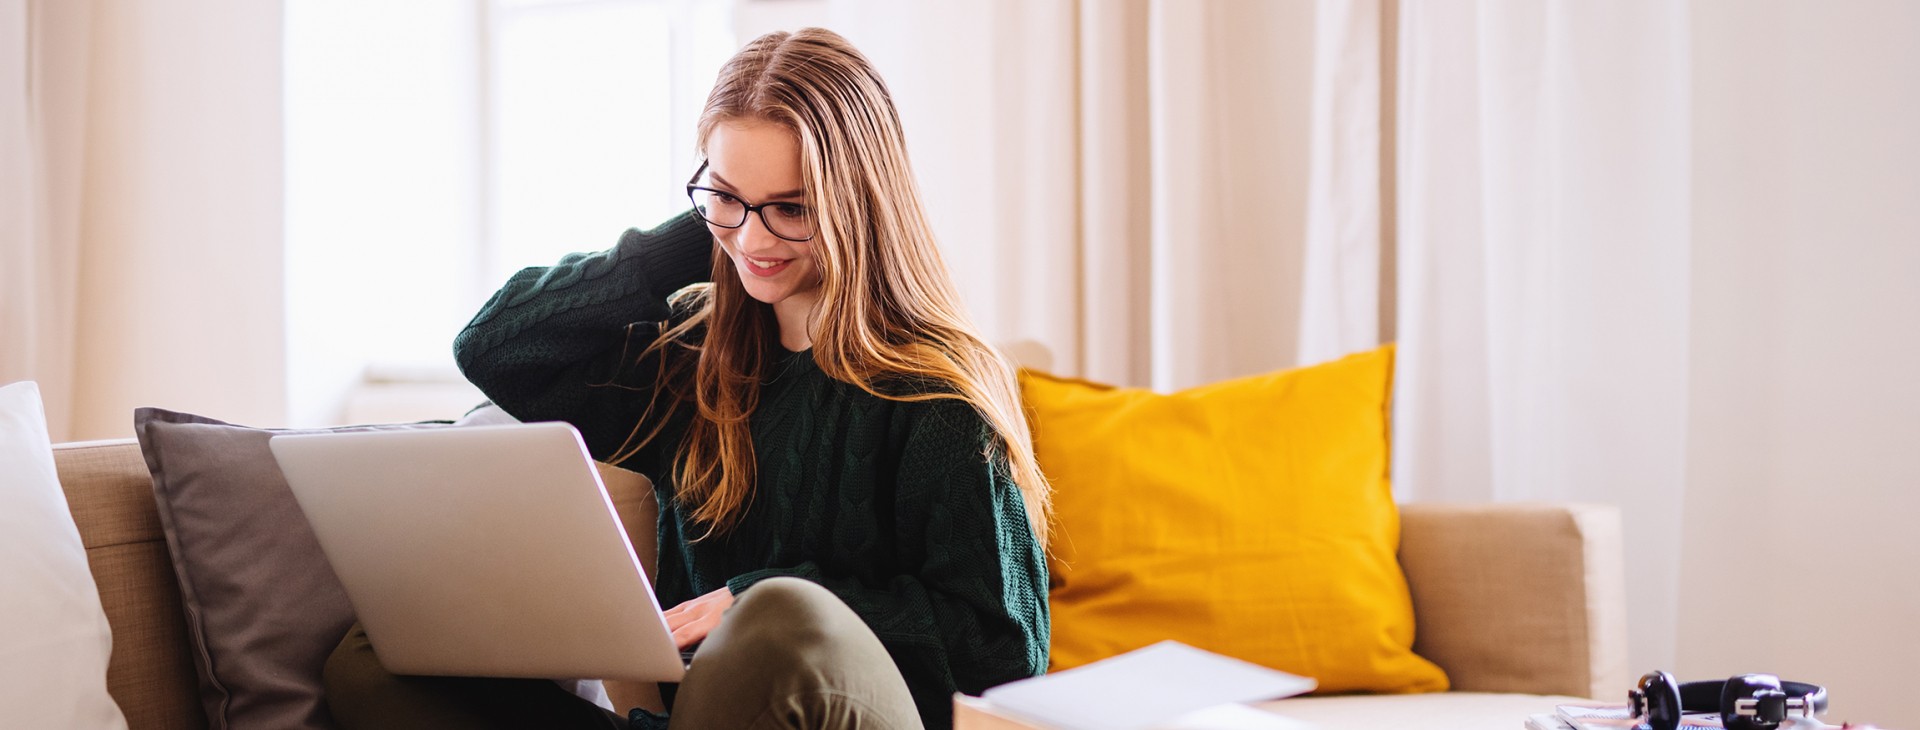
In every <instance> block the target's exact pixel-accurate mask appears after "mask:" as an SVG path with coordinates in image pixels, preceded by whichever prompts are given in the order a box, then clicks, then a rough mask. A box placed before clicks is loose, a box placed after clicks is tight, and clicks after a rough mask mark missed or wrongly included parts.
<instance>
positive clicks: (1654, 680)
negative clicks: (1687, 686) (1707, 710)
mask: <svg viewBox="0 0 1920 730" xmlns="http://www.w3.org/2000/svg"><path fill="white" fill-rule="evenodd" d="M1627 697H1628V700H1629V702H1630V703H1631V705H1632V709H1633V715H1634V717H1637V718H1640V719H1642V720H1645V721H1646V722H1645V724H1644V727H1646V728H1647V730H1679V728H1680V715H1681V707H1680V683H1679V682H1675V681H1674V680H1673V675H1671V674H1668V673H1666V672H1648V673H1647V675H1646V676H1644V677H1641V678H1640V684H1639V685H1637V686H1635V687H1634V688H1633V691H1632V692H1630V693H1628V695H1627Z"/></svg>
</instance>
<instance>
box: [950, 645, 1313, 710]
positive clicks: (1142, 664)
mask: <svg viewBox="0 0 1920 730" xmlns="http://www.w3.org/2000/svg"><path fill="white" fill-rule="evenodd" d="M1314 686H1315V682H1314V681H1313V680H1312V679H1309V678H1307V677H1301V676H1298V675H1294V674H1288V673H1286V672H1281V671H1276V670H1272V669H1268V668H1266V667H1262V666H1259V665H1256V664H1250V663H1247V662H1243V661H1240V660H1238V659H1233V658H1230V657H1224V656H1220V655H1219V654H1214V653H1212V652H1207V651H1202V650H1200V649H1195V648H1193V647H1191V646H1187V645H1185V644H1181V643H1179V642H1175V641H1163V642H1160V643H1158V644H1154V645H1152V646H1149V647H1146V648H1143V649H1138V650H1135V651H1130V652H1127V653H1125V654H1121V655H1120V656H1116V657H1113V658H1110V659H1103V660H1101V661H1097V662H1094V663H1092V664H1088V665H1086V666H1084V667H1078V668H1075V669H1069V670H1067V671H1064V672H1060V673H1057V674H1049V675H1047V676H1044V677H1035V678H1033V679H1026V680H1021V681H1018V682H1012V683H1009V684H1003V685H1001V686H999V687H995V688H993V689H990V690H987V691H986V693H985V694H984V695H982V696H983V697H984V698H985V699H987V700H988V701H989V702H992V703H993V704H994V705H995V706H996V707H999V708H1001V709H1004V710H1007V711H1010V712H1013V713H1017V714H1020V715H1024V716H1027V717H1030V718H1033V719H1035V720H1039V721H1042V722H1046V723H1048V724H1051V725H1055V726H1058V727H1061V728H1067V729H1070V730H1144V729H1145V728H1151V727H1154V726H1157V725H1162V724H1166V723H1169V722H1172V721H1174V720H1176V719H1179V720H1182V721H1183V722H1184V720H1185V718H1182V716H1183V715H1188V714H1189V713H1193V712H1196V711H1199V710H1206V709H1208V708H1212V707H1214V706H1215V705H1223V704H1229V703H1241V702H1253V701H1258V700H1271V699H1279V698H1281V697H1291V696H1293V695H1297V694H1301V693H1303V692H1308V691H1311V690H1312V689H1313V688H1314ZM1229 712H1231V710H1229Z"/></svg>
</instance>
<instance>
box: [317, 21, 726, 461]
mask: <svg viewBox="0 0 1920 730" xmlns="http://www.w3.org/2000/svg"><path fill="white" fill-rule="evenodd" d="M733 12H735V11H734V8H733V7H732V6H731V4H729V3H717V2H698V1H696V0H410V1H409V2H406V3H392V2H385V1H383V0H288V1H287V6H286V26H285V32H286V59H285V61H286V63H285V74H286V85H285V95H286V106H285V110H286V119H285V124H286V191H285V192H286V206H287V210H286V220H287V224H286V225H287V230H286V246H287V256H286V260H287V269H286V282H287V287H286V291H287V302H286V304H287V316H288V320H289V321H288V327H287V331H288V340H289V341H288V343H287V352H288V363H289V364H288V373H287V377H288V384H289V387H288V391H289V393H290V396H289V397H290V401H291V402H290V403H289V404H288V414H289V416H288V418H289V421H290V425H296V426H317V425H331V424H337V423H343V422H349V421H357V422H365V421H389V420H406V419H413V418H446V417H453V416H457V415H459V413H460V412H461V411H462V410H464V409H465V408H466V407H468V406H471V405H473V404H474V403H477V402H478V401H479V395H478V394H477V393H475V392H473V391H471V389H470V387H469V386H465V385H464V379H462V378H461V377H460V375H459V374H458V372H456V371H455V369H454V365H453V360H452V352H451V344H452V341H453V337H454V335H455V334H456V333H458V331H459V329H460V327H461V326H462V325H463V324H465V322H466V320H467V318H468V317H471V316H472V314H473V312H474V311H475V310H476V309H478V308H479V306H480V305H481V304H482V303H483V302H484V301H485V300H486V297H487V296H489V295H491V294H492V292H493V291H494V290H495V289H497V288H498V287H499V285H500V284H501V283H502V282H503V281H505V279H506V277H507V276H508V275H510V274H511V273H512V272H513V271H516V270H518V269H520V268H521V267H524V266H532V265H541V264H547V263H552V262H553V261H554V260H556V259H557V258H559V257H560V256H561V255H563V254H565V253H568V252H572V251H587V250H598V249H602V248H606V247H607V246H610V245H612V244H613V243H614V241H616V240H617V239H618V237H619V234H620V232H621V231H622V230H624V229H626V228H628V227H633V226H641V227H644V226H650V225H652V224H654V223H657V222H659V221H660V220H662V219H664V218H665V217H667V216H668V215H671V214H672V213H674V212H676V211H678V210H680V209H682V208H684V207H685V206H686V201H685V200H684V199H683V197H684V196H683V194H682V192H681V187H680V185H681V184H682V183H683V182H684V181H685V178H686V176H687V175H688V174H689V173H690V172H691V171H692V169H693V167H694V166H695V165H697V164H698V163H697V162H696V160H695V156H694V149H693V147H694V122H695V120H696V117H697V116H698V114H699V110H700V106H701V104H702V103H703V102H704V101H705V98H706V93H707V90H708V89H709V88H710V87H711V85H712V83H713V77H714V74H715V72H716V71H717V70H718V69H719V66H720V64H721V63H723V62H724V61H725V59H726V58H727V57H728V55H730V54H731V53H732V52H733V50H734V49H735V48H736V47H737V41H736V40H735V38H734V37H733V36H732V33H731V29H730V24H731V23H732V22H733V17H732V13H733Z"/></svg>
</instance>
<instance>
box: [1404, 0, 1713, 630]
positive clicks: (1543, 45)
mask: <svg viewBox="0 0 1920 730" xmlns="http://www.w3.org/2000/svg"><path fill="white" fill-rule="evenodd" d="M1688 12H1689V11H1688V8H1687V6H1685V5H1683V4H1677V3H1669V2H1665V0H1643V1H1636V2H1613V3H1539V2H1534V1H1533V0H1480V1H1478V2H1476V1H1474V0H1438V1H1434V2H1425V1H1423V2H1417V3H1405V4H1404V5H1403V7H1402V15H1401V16H1400V19H1399V20H1400V23H1401V35H1400V49H1399V51H1400V83H1401V87H1400V96H1399V102H1400V105H1401V106H1400V113H1399V117H1398V121H1397V125H1398V128H1399V133H1400V135H1401V136H1400V143H1399V156H1400V167H1399V175H1398V181H1399V189H1398V195H1399V198H1400V210H1399V214H1400V217H1399V220H1398V224H1399V232H1398V234H1399V243H1400V256H1399V260H1398V266H1399V283H1400V289H1399V292H1398V297H1399V315H1398V327H1399V335H1400V342H1401V348H1402V349H1401V357H1400V358H1399V372H1398V374H1397V378H1396V381H1395V382H1396V399H1397V404H1396V424H1395V425H1396V430H1395V436H1394V450H1395V463H1394V467H1393V471H1394V476H1395V486H1396V489H1397V490H1398V491H1399V493H1400V495H1401V497H1402V498H1404V499H1413V500H1450V501H1473V502H1479V501H1510V500H1553V501H1591V502H1603V503H1611V504H1617V505H1620V506H1621V508H1622V509H1623V513H1624V517H1625V529H1626V542H1627V555H1626V559H1627V564H1628V565H1629V566H1631V571H1632V572H1631V575H1630V578H1629V584H1628V587H1627V592H1628V593H1627V598H1628V607H1627V609H1628V621H1629V626H1630V630H1629V635H1630V644H1629V656H1630V658H1631V663H1632V664H1631V665H1632V666H1634V667H1670V666H1672V662H1673V658H1674V653H1673V647H1674V642H1675V638H1676V636H1675V634H1676V631H1675V622H1676V615H1677V614H1676V612H1677V610H1678V607H1677V597H1678V595H1679V593H1678V590H1679V588H1678V582H1679V574H1680V573H1679V571H1680V561H1679V559H1678V554H1679V550H1680V547H1681V530H1680V527H1681V524H1682V522H1681V505H1682V503H1683V499H1682V497H1683V496H1684V495H1683V492H1684V488H1685V485H1686V476H1687V475H1686V458H1685V450H1686V435H1687V413H1686V410H1687V409H1686V403H1687V398H1686V396H1687V390H1686V388H1687V377H1688V370H1687V367H1686V361H1687V355H1688V350H1687V343H1688V328H1689V318H1688V289H1687V288H1688V278H1689V253H1688V242H1689V236H1690V234H1691V230H1690V227H1691V217H1690V202H1689V195H1690V184H1691V183H1690V169H1691V168H1690V158H1689V155H1690V146H1689V144H1690V143H1689V140H1690V136H1689V135H1690V127H1689V125H1690V116H1689V115H1690V93H1691V90H1690V88H1689V78H1690V76H1689V59H1690V56H1689V42H1688Z"/></svg>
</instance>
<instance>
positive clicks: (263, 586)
mask: <svg viewBox="0 0 1920 730" xmlns="http://www.w3.org/2000/svg"><path fill="white" fill-rule="evenodd" d="M443 425H444V424H407V425H387V426H353V427H346V428H339V429H309V430H268V429H258V428H248V427H246V426H236V425H233V424H230V423H224V422H221V421H216V420H213V419H211V418H203V417H201V416H195V415H191V414H186V413H176V412H173V411H167V410H161V409H158V408H141V409H139V410H137V411H135V412H134V431H135V433H136V434H137V435H138V436H139V439H140V450H141V452H142V453H143V454H144V455H145V456H146V460H147V469H148V471H150V472H152V474H153V495H154V500H155V502H156V506H157V507H158V509H159V513H160V524H161V527H162V528H163V529H164V530H165V532H166V536H167V549H168V551H169V553H170V554H171V557H172V560H173V569H174V574H175V577H176V578H177V579H178V580H179V582H180V600H181V603H182V605H183V606H184V608H185V609H186V619H187V631H188V639H189V640H190V641H191V642H192V643H193V655H194V661H195V663H196V665H197V669H198V670H199V674H200V700H201V704H202V705H204V706H205V708H206V713H207V720H208V724H209V726H210V727H211V728H212V730H225V729H226V728H236V727H237V728H254V727H259V728H316V729H319V728H324V729H330V728H333V727H334V723H333V719H332V717H331V715H330V714H329V713H328V712H327V706H326V702H325V699H324V698H323V697H322V695H321V685H320V672H321V668H322V667H323V666H324V665H325V663H326V660H327V655H328V654H330V653H332V652H333V648H334V646H335V645H336V644H337V643H339V641H340V637H341V636H342V635H344V634H345V633H346V631H347V627H348V626H350V625H352V623H353V621H354V616H353V609H352V607H351V606H350V605H348V603H347V596H346V593H345V592H344V590H342V588H341V587H340V581H339V579H338V578H335V577H334V574H333V569H332V568H331V567H329V566H328V565H327V560H326V556H325V555H323V554H322V553H321V552H320V545H319V543H318V542H317V541H316V540H315V539H314V536H313V530H312V528H309V527H308V526H307V520H306V517H305V516H304V515H303V514H302V513H301V512H300V506H299V504H298V503H296V502H295V501H294V498H293V492H292V490H290V489H289V488H288V487H287V482H286V477H284V476H282V475H281V473H280V467H279V464H278V462H276V461H274V459H273V454H272V452H270V451H269V450H268V449H267V440H268V439H269V438H271V437H272V436H273V435H274V434H279V433H316V432H321V431H367V430H388V429H409V428H433V427H436V426H443Z"/></svg>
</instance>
